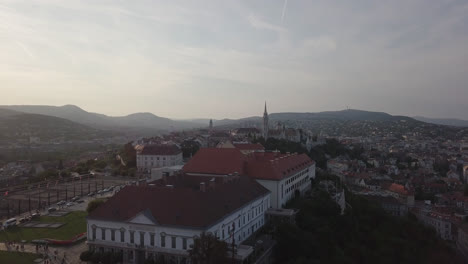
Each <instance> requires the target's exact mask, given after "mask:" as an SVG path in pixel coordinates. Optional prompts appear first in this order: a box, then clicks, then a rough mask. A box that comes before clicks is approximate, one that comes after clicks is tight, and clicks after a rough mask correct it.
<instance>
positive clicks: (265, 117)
mask: <svg viewBox="0 0 468 264" xmlns="http://www.w3.org/2000/svg"><path fill="white" fill-rule="evenodd" d="M268 128H269V127H268V112H267V106H266V102H265V111H264V112H263V138H264V139H265V140H267V139H268Z"/></svg>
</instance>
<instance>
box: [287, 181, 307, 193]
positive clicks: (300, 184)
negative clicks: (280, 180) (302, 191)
mask: <svg viewBox="0 0 468 264" xmlns="http://www.w3.org/2000/svg"><path fill="white" fill-rule="evenodd" d="M307 180H308V179H307V178H304V179H302V180H300V181H298V182H297V183H295V184H293V185H291V186H290V187H289V188H287V189H286V193H290V192H292V191H293V190H296V189H298V188H299V187H300V186H302V185H303V184H304V183H306V181H307Z"/></svg>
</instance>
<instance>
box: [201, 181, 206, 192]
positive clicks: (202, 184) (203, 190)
mask: <svg viewBox="0 0 468 264" xmlns="http://www.w3.org/2000/svg"><path fill="white" fill-rule="evenodd" d="M200 191H201V192H206V186H205V183H204V182H200Z"/></svg>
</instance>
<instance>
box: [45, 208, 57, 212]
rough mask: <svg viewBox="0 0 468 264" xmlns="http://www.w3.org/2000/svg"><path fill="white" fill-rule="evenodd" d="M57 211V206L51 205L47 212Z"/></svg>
mask: <svg viewBox="0 0 468 264" xmlns="http://www.w3.org/2000/svg"><path fill="white" fill-rule="evenodd" d="M55 211H57V208H55V207H50V208H49V209H47V212H49V213H52V212H55Z"/></svg>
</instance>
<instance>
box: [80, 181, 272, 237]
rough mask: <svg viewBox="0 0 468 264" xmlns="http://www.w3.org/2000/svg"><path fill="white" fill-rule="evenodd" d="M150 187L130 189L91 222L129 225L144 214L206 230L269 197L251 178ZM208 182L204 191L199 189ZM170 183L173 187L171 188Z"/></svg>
mask: <svg viewBox="0 0 468 264" xmlns="http://www.w3.org/2000/svg"><path fill="white" fill-rule="evenodd" d="M166 180H167V181H168V182H167V185H164V181H163V180H160V181H157V182H156V184H153V185H149V186H127V187H125V188H124V189H122V190H121V191H120V192H118V193H117V194H116V195H115V196H113V197H112V198H110V199H109V200H108V201H107V202H106V203H104V204H103V205H102V206H100V207H99V208H97V209H96V210H95V211H93V212H92V213H91V214H90V215H89V219H96V220H109V221H123V222H127V221H130V220H131V219H133V218H134V217H135V216H137V215H139V214H141V213H143V214H145V216H147V217H148V218H149V219H152V221H153V222H154V223H155V224H158V225H163V226H185V227H192V228H200V229H202V228H206V227H209V226H212V225H214V224H215V223H217V222H218V221H220V220H221V219H222V218H224V217H225V216H227V215H230V214H232V213H233V212H234V211H236V210H238V209H240V208H242V207H243V206H245V205H246V204H248V203H250V202H251V201H253V200H256V199H258V198H260V197H262V196H265V195H267V194H268V193H269V191H268V190H267V189H265V188H264V187H263V186H261V185H260V184H258V183H257V182H255V181H254V180H252V179H250V178H249V177H245V176H243V177H242V176H239V177H235V178H233V179H232V180H229V181H224V182H221V181H219V180H218V181H217V182H216V185H215V187H214V188H209V181H208V178H193V177H192V176H187V175H179V176H173V177H169V178H168V179H166ZM203 180H205V183H204V184H206V185H207V187H206V189H205V190H204V191H203V190H202V189H201V188H200V187H199V186H200V183H201V182H203ZM169 183H170V184H169Z"/></svg>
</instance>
